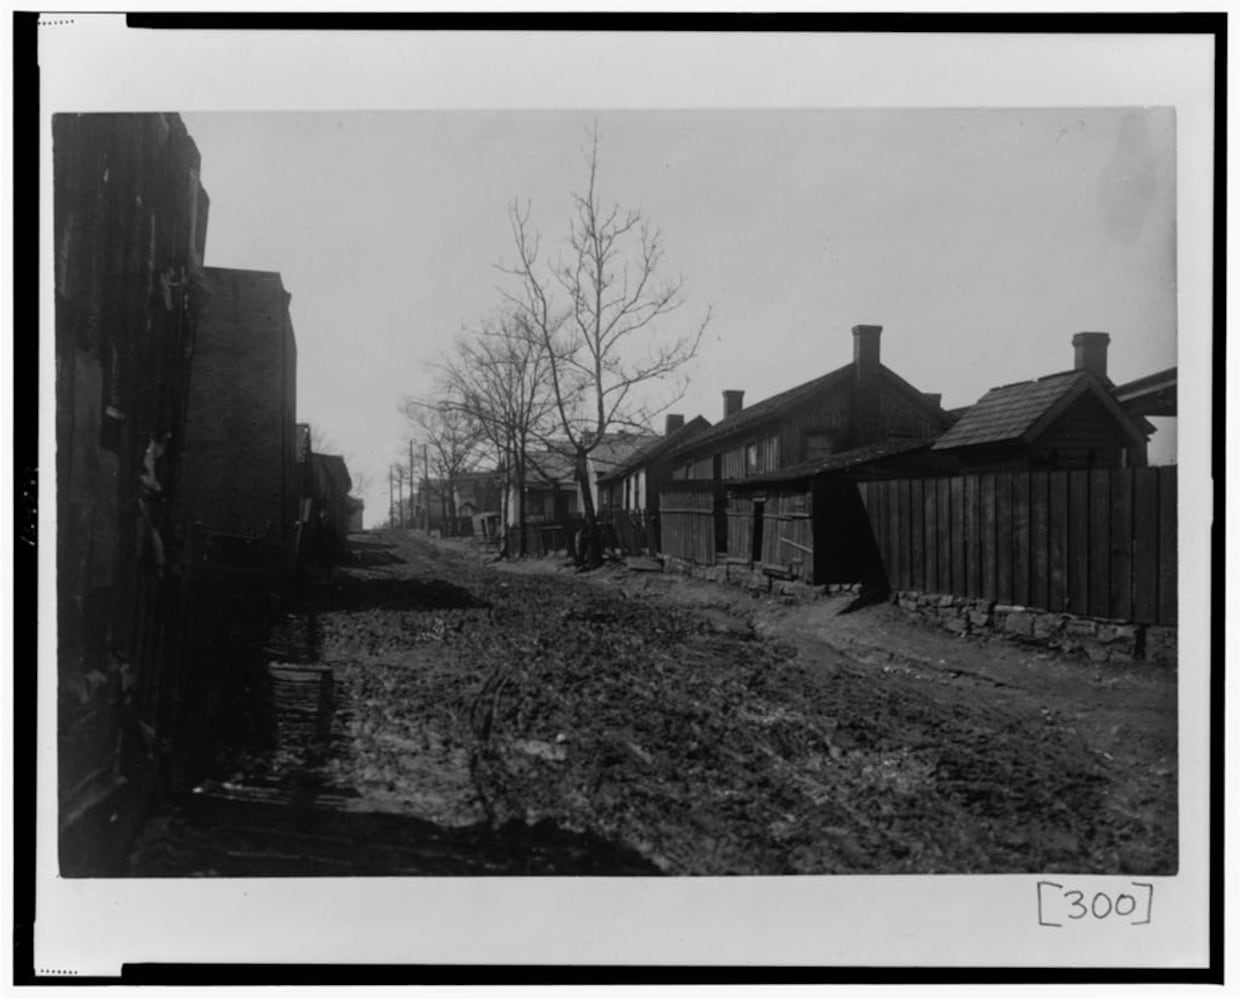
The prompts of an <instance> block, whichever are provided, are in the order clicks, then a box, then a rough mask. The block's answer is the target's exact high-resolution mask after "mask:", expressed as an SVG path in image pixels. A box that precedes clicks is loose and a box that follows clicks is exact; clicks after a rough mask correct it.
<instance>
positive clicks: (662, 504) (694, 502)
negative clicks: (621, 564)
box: [659, 483, 716, 566]
mask: <svg viewBox="0 0 1241 1000" xmlns="http://www.w3.org/2000/svg"><path fill="white" fill-rule="evenodd" d="M715 493H716V491H715V489H714V488H713V486H712V484H710V483H702V484H696V485H691V484H689V483H681V484H678V485H677V486H675V487H674V488H670V489H667V490H664V491H663V493H661V494H660V498H659V517H660V544H661V548H662V550H663V552H664V554H666V555H669V556H672V557H674V558H676V559H686V560H689V561H691V562H694V563H697V564H698V565H701V566H710V565H713V564H714V563H715V549H716V544H715V541H716V539H715Z"/></svg>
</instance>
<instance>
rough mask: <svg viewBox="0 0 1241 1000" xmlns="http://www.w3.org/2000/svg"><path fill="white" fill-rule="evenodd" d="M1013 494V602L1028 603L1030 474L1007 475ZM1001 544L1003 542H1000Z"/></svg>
mask: <svg viewBox="0 0 1241 1000" xmlns="http://www.w3.org/2000/svg"><path fill="white" fill-rule="evenodd" d="M1009 479H1010V483H1011V486H1010V488H1011V489H1012V496H1013V537H1012V549H1013V603H1014V604H1029V603H1030V475H1029V473H1025V472H1018V473H1015V474H1013V475H1012V476H1010V477H1009ZM1001 544H1003V543H1001Z"/></svg>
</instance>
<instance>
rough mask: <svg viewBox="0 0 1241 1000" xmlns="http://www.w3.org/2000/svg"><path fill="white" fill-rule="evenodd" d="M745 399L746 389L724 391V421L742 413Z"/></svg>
mask: <svg viewBox="0 0 1241 1000" xmlns="http://www.w3.org/2000/svg"><path fill="white" fill-rule="evenodd" d="M744 399H745V390H744V389H725V390H724V419H725V420H727V419H728V418H729V417H731V416H732V415H733V414H734V413H740V412H741V403H742V400H744Z"/></svg>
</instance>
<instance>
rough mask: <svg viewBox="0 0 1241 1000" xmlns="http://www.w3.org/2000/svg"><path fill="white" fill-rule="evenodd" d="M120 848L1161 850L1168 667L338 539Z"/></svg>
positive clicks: (818, 870)
mask: <svg viewBox="0 0 1241 1000" xmlns="http://www.w3.org/2000/svg"><path fill="white" fill-rule="evenodd" d="M355 543H356V544H355V553H356V556H357V561H356V562H355V564H354V565H353V566H351V567H350V568H348V569H347V570H341V571H337V572H336V573H335V574H334V575H333V578H332V579H331V580H330V581H326V582H324V583H322V584H321V585H319V586H318V587H316V588H314V590H313V591H312V592H311V593H310V594H308V595H307V599H306V601H305V604H304V606H303V607H301V608H299V609H298V610H297V611H296V612H295V613H294V614H292V615H290V616H289V617H288V618H287V619H286V620H285V621H284V622H283V623H282V626H281V627H280V628H278V629H277V630H276V631H275V632H274V633H273V636H272V637H271V641H270V643H269V648H268V650H267V655H266V659H267V660H268V661H269V662H270V666H269V667H268V668H267V669H265V670H264V671H263V672H262V676H261V677H256V678H255V680H254V683H253V685H252V686H251V687H250V688H248V689H247V690H245V691H242V692H240V693H238V695H237V696H236V699H235V701H234V707H235V711H234V713H233V714H234V716H235V715H237V714H240V707H239V706H241V707H246V708H247V709H248V710H250V711H253V710H254V706H255V704H256V703H261V704H263V705H267V706H270V710H269V711H267V712H266V713H259V714H260V715H261V716H262V718H263V719H264V720H265V721H264V724H263V725H261V726H258V736H257V738H254V739H251V740H249V745H246V743H245V741H242V740H239V739H238V738H236V734H234V738H231V739H229V740H228V741H227V742H226V741H224V740H221V742H220V743H219V745H218V746H217V747H216V748H215V752H214V753H213V754H212V755H211V757H210V759H209V760H208V761H207V763H206V765H205V767H204V771H205V774H204V778H203V780H202V782H201V783H200V784H199V786H198V788H197V790H196V791H195V792H194V793H193V794H191V795H188V796H185V797H183V798H182V799H180V800H178V801H176V802H173V803H170V804H169V807H168V808H167V809H166V810H164V811H163V812H162V813H161V814H160V815H159V816H158V817H157V818H156V820H155V821H153V822H152V824H150V825H149V827H148V829H147V831H146V833H145V834H144V836H143V838H142V839H141V840H140V841H139V843H138V845H137V847H136V849H135V852H134V855H133V864H132V868H133V871H134V873H135V874H155V875H167V874H221V875H228V874H259V873H271V874H455V873H460V874H538V873H547V874H575V873H593V874H608V873H614V874H660V873H663V874H671V875H688V874H707V875H718V874H733V873H735V874H825V873H865V872H889V873H890V872H899V873H929V872H963V873H966V872H968V873H1001V872H1044V871H1079V872H1113V873H1121V872H1124V873H1142V874H1156V873H1160V874H1166V873H1171V872H1173V871H1175V869H1176V743H1175V741H1176V704H1175V678H1174V677H1173V676H1171V675H1169V674H1158V673H1155V672H1153V671H1149V670H1146V669H1145V668H1140V667H1135V668H1126V669H1121V668H1117V667H1114V666H1113V667H1105V668H1097V667H1094V666H1092V665H1087V664H1085V663H1082V662H1077V661H1070V660H1066V659H1063V658H1060V657H1057V656H1053V655H1049V654H1046V653H1039V652H1037V651H1035V650H1030V649H1026V648H1022V647H1018V646H1014V645H1010V644H1008V643H1003V642H999V641H997V642H993V643H990V644H982V643H979V642H977V641H974V640H968V641H966V640H958V639H953V638H951V637H948V636H946V635H940V634H938V633H931V632H927V631H925V630H923V629H921V628H919V627H917V626H914V625H912V624H907V623H905V622H903V621H902V620H901V618H900V612H899V611H898V610H897V609H895V608H892V607H890V606H886V605H885V606H880V607H873V608H867V609H863V610H862V611H859V612H857V613H855V614H852V615H848V616H839V615H837V614H836V612H837V611H838V610H839V603H838V602H833V601H830V600H827V599H820V600H818V601H814V602H811V603H802V604H796V603H792V602H790V603H781V602H780V601H778V600H774V599H772V598H770V597H767V596H766V595H751V594H748V593H745V592H743V591H739V590H735V589H732V588H728V587H723V586H718V585H711V584H705V583H702V582H698V581H689V580H686V579H684V578H680V577H674V576H670V575H664V574H658V573H645V572H633V571H630V570H625V569H622V568H617V567H609V568H604V569H601V570H598V571H595V572H593V573H588V574H579V573H573V572H571V571H567V570H563V569H561V568H560V567H558V565H557V564H556V563H554V562H550V561H539V562H526V563H520V564H515V565H513V566H492V565H485V564H484V562H483V560H482V559H481V558H480V557H478V556H477V555H476V554H474V553H473V552H472V551H471V550H470V549H469V548H468V547H467V546H464V545H455V544H448V543H445V544H443V545H433V544H431V543H429V542H427V541H425V540H422V539H421V538H418V537H410V536H409V535H406V534H403V533H396V532H392V533H388V534H370V535H367V536H359V537H358V538H356V539H355Z"/></svg>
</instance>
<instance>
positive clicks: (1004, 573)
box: [995, 472, 1013, 604]
mask: <svg viewBox="0 0 1241 1000" xmlns="http://www.w3.org/2000/svg"><path fill="white" fill-rule="evenodd" d="M1012 478H1013V477H1012V476H1011V475H1010V474H1009V473H1007V472H999V473H996V476H995V599H996V600H997V601H999V602H1000V603H1001V604H1012V603H1013V490H1012Z"/></svg>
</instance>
